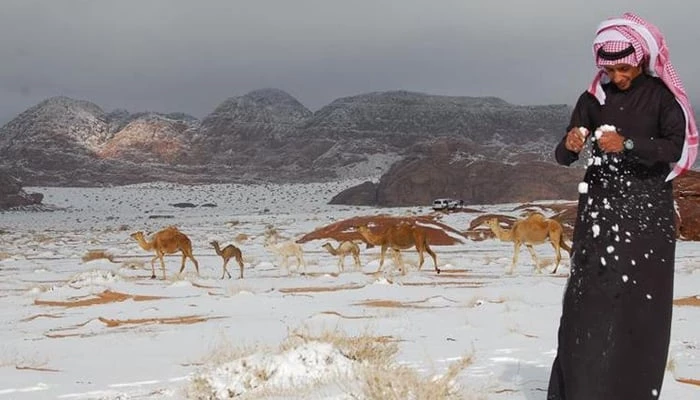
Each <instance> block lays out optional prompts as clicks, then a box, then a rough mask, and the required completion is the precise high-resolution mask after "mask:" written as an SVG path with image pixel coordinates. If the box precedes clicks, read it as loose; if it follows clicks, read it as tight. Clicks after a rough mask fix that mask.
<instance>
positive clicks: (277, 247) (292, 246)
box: [265, 240, 306, 275]
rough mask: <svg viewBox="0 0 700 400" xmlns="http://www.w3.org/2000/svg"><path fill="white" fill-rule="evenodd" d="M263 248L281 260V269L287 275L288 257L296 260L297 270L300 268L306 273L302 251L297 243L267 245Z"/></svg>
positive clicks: (289, 241) (290, 241) (287, 242)
mask: <svg viewBox="0 0 700 400" xmlns="http://www.w3.org/2000/svg"><path fill="white" fill-rule="evenodd" d="M265 248H266V249H268V250H270V251H271V252H273V253H275V254H277V255H278V256H280V257H281V258H282V267H284V269H285V270H286V271H287V275H289V257H294V258H296V259H297V269H298V268H302V269H303V272H306V262H305V261H304V250H303V249H302V247H301V245H300V244H299V243H296V242H294V241H292V240H288V241H286V242H282V243H280V244H275V243H267V244H266V245H265Z"/></svg>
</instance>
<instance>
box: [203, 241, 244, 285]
mask: <svg viewBox="0 0 700 400" xmlns="http://www.w3.org/2000/svg"><path fill="white" fill-rule="evenodd" d="M209 244H210V245H212V247H214V251H216V254H218V255H219V256H221V258H223V259H224V266H223V269H224V270H223V272H221V279H224V275H226V274H228V277H229V279H231V274H230V273H229V272H228V269H226V265H227V264H228V262H229V260H231V259H232V258H235V259H236V261H237V262H238V266H239V267H240V269H241V274H240V277H239V279H243V255H242V254H241V249H239V248H238V247H236V246H234V245H232V244H229V245H228V246H226V247H224V248H223V249H221V248H220V247H219V242H217V241H216V240H213V241H212V242H211V243H209Z"/></svg>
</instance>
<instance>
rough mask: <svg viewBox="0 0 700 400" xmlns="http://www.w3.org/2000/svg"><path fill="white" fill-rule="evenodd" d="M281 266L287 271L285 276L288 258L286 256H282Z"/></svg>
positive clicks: (287, 268)
mask: <svg viewBox="0 0 700 400" xmlns="http://www.w3.org/2000/svg"><path fill="white" fill-rule="evenodd" d="M282 266H283V267H284V270H285V271H287V276H289V274H290V272H289V258H288V257H287V256H282Z"/></svg>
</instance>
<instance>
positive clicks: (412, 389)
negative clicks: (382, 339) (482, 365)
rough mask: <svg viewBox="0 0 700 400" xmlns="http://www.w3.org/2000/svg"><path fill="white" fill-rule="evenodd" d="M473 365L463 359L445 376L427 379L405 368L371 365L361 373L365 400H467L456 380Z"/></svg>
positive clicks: (394, 365) (362, 391)
mask: <svg viewBox="0 0 700 400" xmlns="http://www.w3.org/2000/svg"><path fill="white" fill-rule="evenodd" d="M472 362H473V359H472V357H468V356H467V357H462V358H461V359H459V360H458V361H455V362H453V363H452V364H450V366H449V367H448V368H447V371H446V372H445V373H444V374H443V375H434V376H423V375H421V374H420V373H419V372H418V371H416V370H415V369H413V368H410V367H408V366H405V365H396V364H384V365H381V364H371V365H367V366H365V367H364V368H362V370H361V371H360V377H361V386H362V387H361V398H362V399H366V400H449V399H474V400H477V399H479V397H477V396H476V395H474V396H470V397H465V395H464V394H463V393H462V390H461V388H460V387H459V385H457V384H455V379H456V378H457V376H458V375H459V373H460V372H462V370H464V369H465V368H466V367H467V366H469V365H470V364H471V363H472Z"/></svg>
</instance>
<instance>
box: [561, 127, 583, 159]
mask: <svg viewBox="0 0 700 400" xmlns="http://www.w3.org/2000/svg"><path fill="white" fill-rule="evenodd" d="M584 129H585V128H584ZM585 142H586V134H584V133H583V132H581V129H580V128H578V127H573V128H571V130H570V131H569V132H567V134H566V141H565V142H564V147H566V149H567V150H569V151H573V152H574V153H580V152H581V150H583V145H584V143H585Z"/></svg>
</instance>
